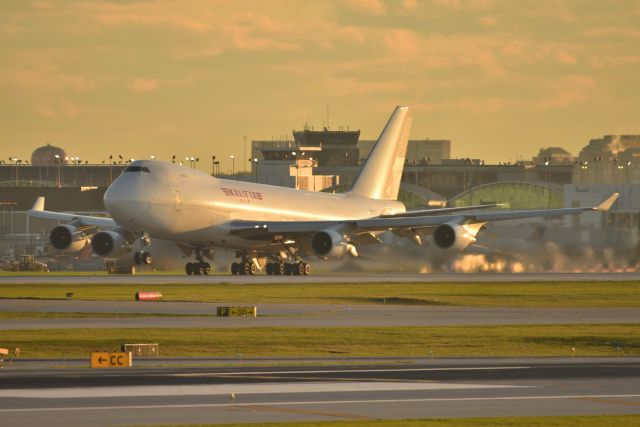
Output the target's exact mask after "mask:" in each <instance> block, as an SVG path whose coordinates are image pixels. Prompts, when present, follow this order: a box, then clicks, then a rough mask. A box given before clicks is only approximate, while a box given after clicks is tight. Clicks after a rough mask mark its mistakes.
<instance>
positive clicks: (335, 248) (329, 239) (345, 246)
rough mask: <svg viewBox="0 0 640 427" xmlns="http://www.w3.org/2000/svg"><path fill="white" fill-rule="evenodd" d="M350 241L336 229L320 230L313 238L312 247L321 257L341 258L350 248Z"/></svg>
mask: <svg viewBox="0 0 640 427" xmlns="http://www.w3.org/2000/svg"><path fill="white" fill-rule="evenodd" d="M349 246H350V245H349V243H348V242H347V241H345V240H344V237H343V236H342V234H340V233H338V232H337V231H335V230H322V231H318V232H317V233H316V234H314V235H313V237H312V238H311V249H313V252H315V254H316V255H318V256H320V257H329V258H339V257H341V256H342V255H344V254H345V253H347V251H348V250H349Z"/></svg>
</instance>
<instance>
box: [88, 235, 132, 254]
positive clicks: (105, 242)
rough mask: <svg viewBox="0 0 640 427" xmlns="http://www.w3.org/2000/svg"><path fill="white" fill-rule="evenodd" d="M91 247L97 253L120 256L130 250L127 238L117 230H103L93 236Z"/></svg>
mask: <svg viewBox="0 0 640 427" xmlns="http://www.w3.org/2000/svg"><path fill="white" fill-rule="evenodd" d="M91 249H92V250H93V253H95V254H96V255H100V256H102V257H106V258H118V257H119V256H120V255H123V254H124V253H125V252H127V251H128V250H129V246H128V244H127V239H126V237H124V236H123V235H122V234H120V233H118V232H117V231H111V230H108V231H101V232H100V233H97V234H96V235H95V236H93V239H92V240H91Z"/></svg>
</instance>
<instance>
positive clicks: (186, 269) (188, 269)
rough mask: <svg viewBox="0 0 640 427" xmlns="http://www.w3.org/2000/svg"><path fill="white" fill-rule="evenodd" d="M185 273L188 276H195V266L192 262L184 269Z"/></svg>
mask: <svg viewBox="0 0 640 427" xmlns="http://www.w3.org/2000/svg"><path fill="white" fill-rule="evenodd" d="M184 270H185V272H186V273H187V276H191V275H192V274H193V264H191V263H190V262H188V263H187V264H186V265H185V267H184Z"/></svg>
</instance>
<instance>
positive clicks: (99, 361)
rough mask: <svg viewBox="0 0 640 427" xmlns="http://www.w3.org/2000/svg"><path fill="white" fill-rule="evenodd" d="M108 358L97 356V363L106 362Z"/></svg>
mask: <svg viewBox="0 0 640 427" xmlns="http://www.w3.org/2000/svg"><path fill="white" fill-rule="evenodd" d="M107 360H108V359H103V358H102V356H100V357H98V363H100V364H103V363H104V362H106V361H107Z"/></svg>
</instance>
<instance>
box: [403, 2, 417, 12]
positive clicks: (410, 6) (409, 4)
mask: <svg viewBox="0 0 640 427" xmlns="http://www.w3.org/2000/svg"><path fill="white" fill-rule="evenodd" d="M402 7H404V8H405V9H406V10H414V9H416V8H417V7H418V1H417V0H402Z"/></svg>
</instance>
